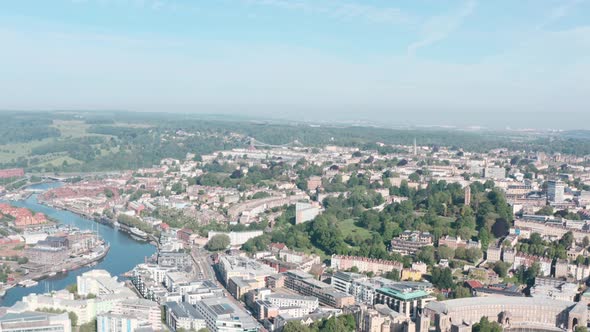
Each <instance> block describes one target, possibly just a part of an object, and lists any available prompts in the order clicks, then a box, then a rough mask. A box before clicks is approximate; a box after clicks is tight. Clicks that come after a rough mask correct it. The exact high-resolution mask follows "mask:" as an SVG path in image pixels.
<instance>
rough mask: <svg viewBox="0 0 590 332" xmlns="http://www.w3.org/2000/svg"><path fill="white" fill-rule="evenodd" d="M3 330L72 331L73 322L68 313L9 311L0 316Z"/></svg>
mask: <svg viewBox="0 0 590 332" xmlns="http://www.w3.org/2000/svg"><path fill="white" fill-rule="evenodd" d="M0 331H2V332H71V331H72V322H71V321H70V318H69V317H68V314H67V313H63V314H51V313H46V312H33V311H25V312H20V313H7V314H5V315H4V316H2V317H0Z"/></svg>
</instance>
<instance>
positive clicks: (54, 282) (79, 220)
mask: <svg viewBox="0 0 590 332" xmlns="http://www.w3.org/2000/svg"><path fill="white" fill-rule="evenodd" d="M60 185H61V184H60V183H49V184H47V183H46V184H42V185H39V186H35V187H33V188H31V189H36V190H38V191H42V190H47V189H50V188H55V187H57V186H60ZM37 195H38V194H36V193H34V194H32V195H31V196H30V197H29V198H27V199H26V200H23V201H14V202H11V204H14V205H15V206H19V207H25V208H28V209H31V210H33V211H35V212H41V213H44V214H45V215H47V216H49V217H51V218H52V219H54V220H57V221H58V222H59V223H60V224H62V225H70V226H72V227H76V228H78V229H81V230H93V231H94V232H96V233H98V234H100V236H101V238H102V239H103V240H104V241H105V243H108V244H109V250H108V251H107V252H105V253H104V256H103V257H102V258H99V257H95V259H93V262H90V263H89V264H90V265H92V266H89V265H85V266H81V267H79V268H77V269H75V270H71V271H68V272H65V273H61V272H58V273H56V274H55V275H49V276H48V277H46V278H43V279H41V280H40V281H39V284H38V285H36V286H33V287H29V288H23V287H13V288H12V289H10V290H8V291H7V292H6V295H5V296H4V298H2V299H1V300H0V301H1V303H2V305H4V306H10V305H12V304H14V303H15V302H17V301H20V300H21V299H22V298H23V297H24V296H26V295H28V294H30V293H46V292H49V291H52V290H58V289H63V288H65V287H66V286H68V285H70V284H72V283H75V282H76V277H77V276H79V275H81V274H82V273H84V272H86V271H89V270H91V269H104V270H106V271H108V272H109V273H110V274H111V275H113V276H121V275H122V274H123V273H125V272H127V271H130V270H132V269H133V268H134V267H135V266H136V265H137V264H140V263H143V262H144V261H145V258H146V257H151V256H152V255H153V254H154V253H155V251H156V247H155V246H153V245H151V244H149V243H148V242H144V241H136V240H134V239H132V238H131V237H130V236H129V235H127V234H125V233H123V232H121V231H120V230H118V229H116V228H115V227H113V225H108V224H105V223H101V222H97V221H94V220H91V219H94V218H84V217H81V216H80V215H77V214H75V213H72V212H70V211H67V210H61V209H58V208H55V207H51V206H47V205H44V204H42V203H40V202H39V201H38V200H37V197H38V196H37Z"/></svg>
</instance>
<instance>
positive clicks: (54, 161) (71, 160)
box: [35, 156, 82, 166]
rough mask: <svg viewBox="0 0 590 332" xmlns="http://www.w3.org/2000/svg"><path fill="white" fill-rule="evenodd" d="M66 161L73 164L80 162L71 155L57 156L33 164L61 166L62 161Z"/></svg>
mask: <svg viewBox="0 0 590 332" xmlns="http://www.w3.org/2000/svg"><path fill="white" fill-rule="evenodd" d="M64 161H66V162H67V163H68V164H70V165H73V164H81V163H82V162H81V161H80V160H78V159H74V158H72V157H69V156H60V157H57V158H55V159H51V160H48V161H45V162H42V163H39V164H37V165H35V166H61V165H62V164H63V162H64Z"/></svg>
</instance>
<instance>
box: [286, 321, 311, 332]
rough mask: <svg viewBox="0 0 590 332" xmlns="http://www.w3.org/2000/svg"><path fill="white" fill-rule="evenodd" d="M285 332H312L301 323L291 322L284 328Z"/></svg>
mask: <svg viewBox="0 0 590 332" xmlns="http://www.w3.org/2000/svg"><path fill="white" fill-rule="evenodd" d="M283 332H311V330H310V329H309V327H307V326H305V325H303V324H301V322H299V321H289V322H287V324H285V326H284V327H283Z"/></svg>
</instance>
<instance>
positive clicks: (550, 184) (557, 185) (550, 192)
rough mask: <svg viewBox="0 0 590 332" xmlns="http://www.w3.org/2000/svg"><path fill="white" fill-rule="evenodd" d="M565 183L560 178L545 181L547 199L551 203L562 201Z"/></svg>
mask: <svg viewBox="0 0 590 332" xmlns="http://www.w3.org/2000/svg"><path fill="white" fill-rule="evenodd" d="M564 196H565V183H563V181H561V180H549V181H547V200H548V201H549V202H551V203H563V201H564V200H565V198H564Z"/></svg>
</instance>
